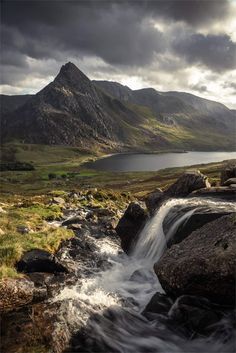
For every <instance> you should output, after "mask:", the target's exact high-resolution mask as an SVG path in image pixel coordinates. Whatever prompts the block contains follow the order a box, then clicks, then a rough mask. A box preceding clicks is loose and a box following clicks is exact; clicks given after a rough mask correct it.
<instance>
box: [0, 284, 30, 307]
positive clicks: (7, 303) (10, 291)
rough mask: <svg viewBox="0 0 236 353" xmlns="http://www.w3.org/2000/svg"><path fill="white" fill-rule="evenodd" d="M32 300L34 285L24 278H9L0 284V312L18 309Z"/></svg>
mask: <svg viewBox="0 0 236 353" xmlns="http://www.w3.org/2000/svg"><path fill="white" fill-rule="evenodd" d="M33 298H34V284H33V282H32V281H30V280H28V279H26V278H16V279H13V278H9V279H5V280H2V281H1V282H0V312H7V311H11V310H15V309H18V308H19V307H21V306H24V305H26V304H28V303H31V302H32V300H33Z"/></svg>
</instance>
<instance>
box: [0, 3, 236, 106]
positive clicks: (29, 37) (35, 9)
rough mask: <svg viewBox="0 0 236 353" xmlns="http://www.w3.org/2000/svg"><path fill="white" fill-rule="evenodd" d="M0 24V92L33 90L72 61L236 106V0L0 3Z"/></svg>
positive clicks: (107, 75)
mask: <svg viewBox="0 0 236 353" xmlns="http://www.w3.org/2000/svg"><path fill="white" fill-rule="evenodd" d="M1 27H2V36H1V47H2V54H1V91H2V93H5V94H23V93H34V92H37V91H38V90H40V89H41V88H43V87H44V86H45V85H46V84H47V83H49V82H50V81H51V80H52V79H53V78H54V76H55V75H56V74H57V72H58V71H59V69H60V67H61V65H62V64H64V63H65V62H68V61H72V62H74V63H75V64H76V65H77V66H78V67H79V68H80V69H81V70H82V71H83V72H84V73H85V74H87V76H89V78H91V79H98V80H99V79H100V80H112V81H117V82H120V83H122V84H125V85H127V86H129V87H131V88H133V89H138V88H142V87H154V88H156V89H157V90H160V91H168V90H179V91H187V92H191V93H194V94H196V95H199V96H202V97H206V98H210V99H214V100H217V101H221V102H222V103H225V104H226V105H227V106H228V107H230V108H234V109H236V0H219V1H218V0H185V1H183V0H160V1H159V0H152V1H146V0H120V1H118V0H117V1H115V0H114V1H113V0H109V1H108V0H107V1H103V0H96V1H95V0H92V1H90V0H84V1H81V0H74V1H69V0H65V1H64V0H57V1H56V0H54V1H48V0H41V1H37V0H28V1H21V0H18V1H13V0H5V1H4V0H2V14H1Z"/></svg>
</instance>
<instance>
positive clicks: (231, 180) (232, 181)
mask: <svg viewBox="0 0 236 353" xmlns="http://www.w3.org/2000/svg"><path fill="white" fill-rule="evenodd" d="M232 184H236V178H230V179H227V180H226V181H225V182H224V184H223V185H224V186H229V185H232Z"/></svg>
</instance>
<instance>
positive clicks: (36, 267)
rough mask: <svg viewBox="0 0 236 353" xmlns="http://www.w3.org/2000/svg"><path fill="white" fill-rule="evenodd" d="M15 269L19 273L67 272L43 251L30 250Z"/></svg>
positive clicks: (53, 257) (51, 256)
mask: <svg viewBox="0 0 236 353" xmlns="http://www.w3.org/2000/svg"><path fill="white" fill-rule="evenodd" d="M16 268H17V270H18V271H20V272H26V273H30V272H47V273H57V272H67V269H66V268H65V267H64V266H63V265H62V264H61V263H60V262H59V261H58V260H57V258H56V257H55V256H54V255H53V254H50V253H49V252H47V251H45V250H39V249H35V250H31V251H28V252H27V253H25V254H24V255H23V256H22V258H21V259H20V261H19V262H18V263H17V265H16Z"/></svg>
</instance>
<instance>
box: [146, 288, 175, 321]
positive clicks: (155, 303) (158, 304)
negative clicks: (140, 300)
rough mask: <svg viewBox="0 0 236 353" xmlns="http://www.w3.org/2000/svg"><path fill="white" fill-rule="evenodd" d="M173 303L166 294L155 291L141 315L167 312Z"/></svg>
mask: <svg viewBox="0 0 236 353" xmlns="http://www.w3.org/2000/svg"><path fill="white" fill-rule="evenodd" d="M172 305H173V300H172V299H171V298H169V297H168V296H167V295H166V294H163V293H159V292H157V293H155V294H154V295H153V296H152V298H151V300H150V302H149V303H148V304H147V305H146V307H145V309H144V311H143V315H146V314H147V313H155V314H166V315H167V314H168V312H169V310H170V308H171V306H172Z"/></svg>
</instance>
